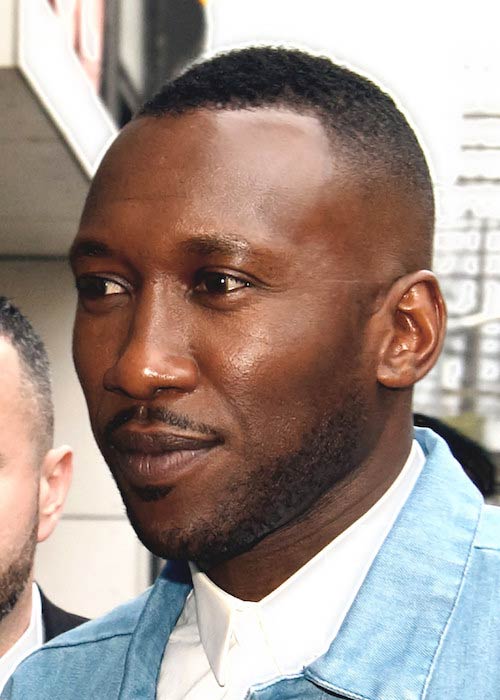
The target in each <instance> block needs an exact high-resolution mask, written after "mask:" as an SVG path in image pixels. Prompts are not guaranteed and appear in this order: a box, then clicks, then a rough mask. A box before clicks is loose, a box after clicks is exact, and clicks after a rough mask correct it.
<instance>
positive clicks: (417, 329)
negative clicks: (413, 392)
mask: <svg viewBox="0 0 500 700" xmlns="http://www.w3.org/2000/svg"><path fill="white" fill-rule="evenodd" d="M380 311H381V312H383V313H384V315H385V319H386V323H384V337H383V342H382V344H381V346H379V347H381V350H380V354H379V364H378V372H377V379H378V381H379V382H380V384H382V385H383V386H385V387H387V388H389V389H406V388H409V387H411V386H413V385H414V384H415V383H416V382H418V381H419V379H422V377H424V376H425V375H426V374H427V372H428V371H429V370H430V369H431V368H432V367H433V366H434V364H435V362H436V360H437V358H438V356H439V353H440V352H441V348H442V345H443V341H444V335H445V330H446V306H445V303H444V300H443V296H442V294H441V290H440V289H439V284H438V282H437V280H436V277H435V276H434V274H433V273H432V272H429V271H428V270H419V271H418V272H413V273H411V274H409V275H405V276H404V277H401V278H399V279H398V280H397V281H396V282H395V283H394V284H393V285H392V287H391V288H390V290H389V292H388V294H387V296H386V299H385V302H384V303H383V305H382V308H381V309H380Z"/></svg>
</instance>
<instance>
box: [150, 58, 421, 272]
mask: <svg viewBox="0 0 500 700" xmlns="http://www.w3.org/2000/svg"><path fill="white" fill-rule="evenodd" d="M260 107H275V108H284V109H288V110H292V111H295V112H297V113H299V114H306V115H314V116H316V117H317V118H318V119H319V120H320V122H321V124H322V125H323V128H325V130H326V133H327V135H328V136H329V138H330V141H331V143H332V145H333V146H334V147H335V152H336V153H341V154H342V153H343V154H345V157H346V162H347V163H349V164H350V166H352V167H353V168H354V169H355V170H356V171H357V172H358V173H360V174H361V175H362V176H363V181H364V182H365V184H366V185H367V187H369V186H370V183H371V184H374V185H376V186H378V187H380V186H381V187H382V188H386V187H387V185H388V184H389V185H390V186H392V187H393V188H394V189H395V190H396V191H398V192H400V193H402V194H404V195H405V196H406V198H407V199H408V201H409V202H410V203H411V206H412V209H413V210H414V211H415V212H416V214H417V215H418V216H419V219H420V220H421V221H422V224H423V225H422V234H423V239H424V240H422V241H420V242H419V243H420V250H421V252H422V255H421V256H417V258H418V257H421V258H422V260H423V261H424V262H426V261H428V262H429V263H430V257H431V250H432V236H433V231H434V196H433V187H432V181H431V177H430V174H429V168H428V166H427V162H426V159H425V156H424V154H423V151H422V148H421V146H420V144H419V143H418V141H417V138H416V136H415V134H414V133H413V130H412V128H411V127H410V125H409V124H408V121H407V120H406V118H405V117H404V115H403V114H402V113H401V112H400V110H399V109H398V107H397V106H396V104H395V102H394V100H393V99H392V98H391V97H389V95H387V94H386V93H385V92H383V90H381V89H380V88H379V87H378V86H377V85H375V84H374V83H372V82H371V81H370V80H368V79H367V78H364V77H362V76H360V75H358V74H356V73H354V72H353V71H351V70H349V69H347V68H345V67H343V66H340V65H337V64H335V63H333V62H332V61H331V60H330V59H328V58H325V57H319V56H313V55H310V54H307V53H305V52H303V51H299V50H296V49H286V48H279V47H277V48H274V47H249V48H245V49H239V50H235V51H230V52H228V53H224V54H220V55H218V56H215V57H214V58H212V59H210V60H208V61H205V62H203V63H199V64H195V65H194V66H193V67H191V68H190V69H189V70H187V71H186V72H185V73H184V74H183V75H181V76H180V77H179V78H177V79H176V80H174V81H173V82H171V83H168V84H166V85H165V86H164V87H163V88H162V89H161V90H160V92H158V94H156V95H155V96H154V97H153V98H152V99H150V100H148V101H147V102H146V103H145V104H144V106H143V107H142V108H141V110H140V111H139V113H138V115H137V117H144V116H156V117H161V116H164V115H181V114H183V113H185V112H189V111H192V110H196V109H199V108H204V109H209V110H210V109H211V110H238V109H253V108H260ZM388 181H389V182H388ZM418 210H420V211H419V212H418ZM415 264H416V265H418V264H419V261H418V260H417V259H416V260H415Z"/></svg>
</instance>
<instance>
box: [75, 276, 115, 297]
mask: <svg viewBox="0 0 500 700" xmlns="http://www.w3.org/2000/svg"><path fill="white" fill-rule="evenodd" d="M76 288H77V290H78V293H79V294H80V296H81V297H82V298H84V299H100V298H101V297H108V296H113V295H116V294H124V293H126V289H125V287H124V286H123V285H122V284H119V282H115V281H114V280H111V279H107V278H106V277H95V276H93V275H82V276H81V277H79V278H78V279H77V280H76Z"/></svg>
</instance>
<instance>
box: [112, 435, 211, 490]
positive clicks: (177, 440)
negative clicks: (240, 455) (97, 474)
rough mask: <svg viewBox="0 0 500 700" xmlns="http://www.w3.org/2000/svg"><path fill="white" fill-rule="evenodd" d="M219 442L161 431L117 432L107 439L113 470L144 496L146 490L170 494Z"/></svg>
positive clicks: (206, 437) (202, 437) (207, 438)
mask: <svg viewBox="0 0 500 700" xmlns="http://www.w3.org/2000/svg"><path fill="white" fill-rule="evenodd" d="M221 442H222V441H221V440H220V439H218V438H216V437H208V436H200V435H195V434H189V435H188V434H185V433H173V432H169V431H165V430H154V431H153V430H130V429H120V430H117V431H115V432H114V433H113V434H112V435H111V436H110V440H109V443H108V445H109V447H110V448H111V450H110V451H111V453H112V454H109V456H110V457H111V460H110V461H111V462H112V464H113V466H114V467H115V469H116V470H117V471H118V472H119V473H120V475H121V476H122V477H124V478H125V480H126V481H127V482H128V483H129V485H130V486H131V487H132V488H133V490H134V491H140V492H141V495H143V496H144V495H146V493H147V492H148V491H151V494H154V493H160V492H165V493H167V492H168V491H170V490H171V488H172V487H173V486H174V485H175V483H176V482H177V481H178V480H179V479H180V478H181V477H182V476H184V475H185V474H186V473H187V472H188V471H190V470H191V469H192V468H193V467H195V466H196V465H197V464H198V463H199V462H200V461H201V460H202V458H204V457H205V456H206V455H207V454H208V453H209V452H210V451H211V450H212V449H213V448H215V447H217V446H218V445H220V444H221ZM146 500H149V499H146ZM151 500H155V499H154V498H152V499H151Z"/></svg>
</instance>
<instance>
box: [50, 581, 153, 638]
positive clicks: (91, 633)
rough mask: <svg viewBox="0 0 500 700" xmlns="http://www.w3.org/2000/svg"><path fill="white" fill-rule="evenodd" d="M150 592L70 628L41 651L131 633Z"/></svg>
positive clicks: (149, 590)
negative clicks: (105, 613)
mask: <svg viewBox="0 0 500 700" xmlns="http://www.w3.org/2000/svg"><path fill="white" fill-rule="evenodd" d="M150 592H151V589H148V590H147V591H145V592H144V593H143V594H142V595H140V596H139V597H138V598H134V600H131V601H129V602H127V603H124V604H123V605H120V606H118V607H117V608H114V610H112V611H111V612H109V613H108V614H107V615H105V616H104V617H100V618H98V619H96V620H90V621H88V622H86V623H85V624H82V625H80V626H79V627H77V628H75V629H72V630H69V631H68V632H66V633H65V634H62V635H60V636H59V637H57V638H56V639H53V640H51V641H50V642H48V643H47V644H45V645H44V646H43V647H42V648H41V649H40V651H41V652H43V651H46V650H48V649H61V648H64V647H73V646H79V645H83V644H92V643H98V642H100V641H104V640H106V639H109V638H111V637H119V636H127V635H131V634H132V633H133V631H134V629H135V627H136V625H137V621H138V619H139V617H140V615H141V612H142V610H143V608H144V605H145V604H146V601H147V599H148V597H149V594H150Z"/></svg>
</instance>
